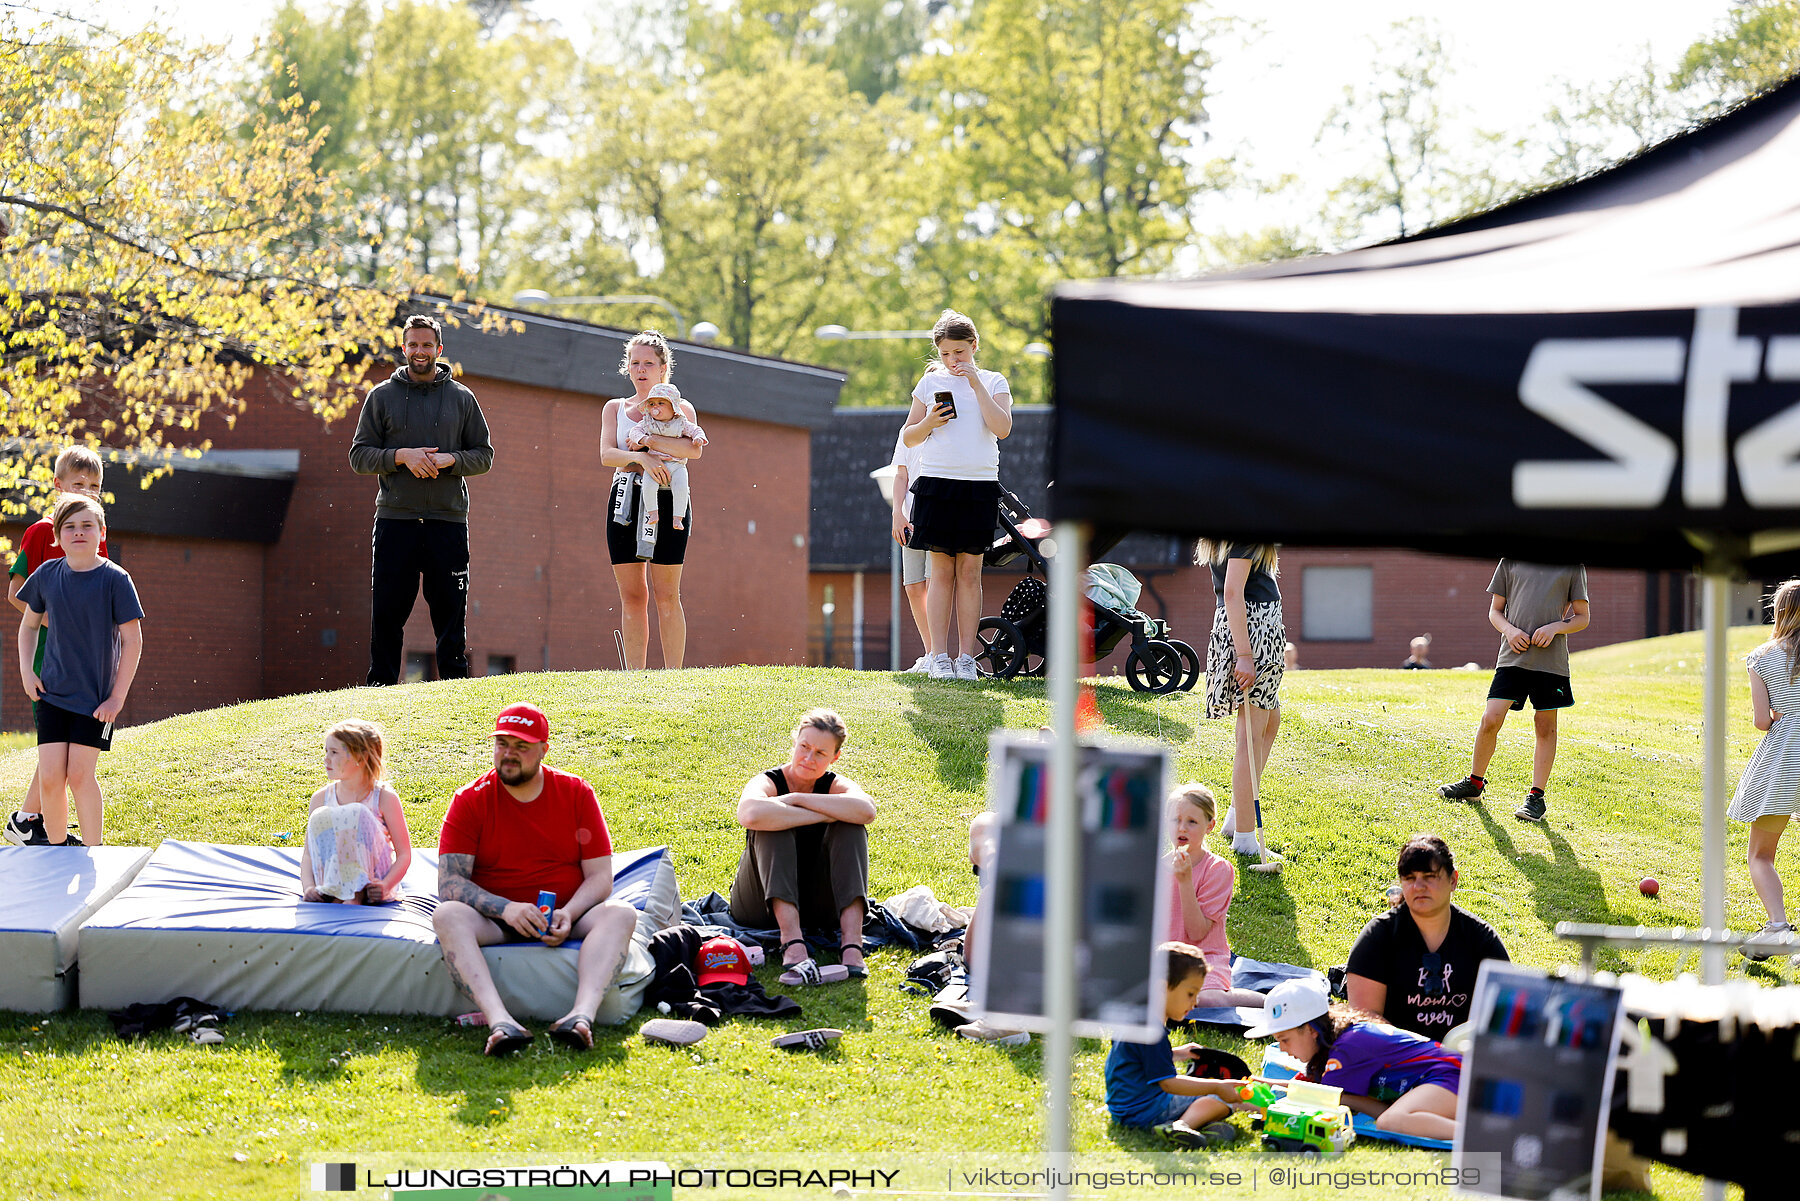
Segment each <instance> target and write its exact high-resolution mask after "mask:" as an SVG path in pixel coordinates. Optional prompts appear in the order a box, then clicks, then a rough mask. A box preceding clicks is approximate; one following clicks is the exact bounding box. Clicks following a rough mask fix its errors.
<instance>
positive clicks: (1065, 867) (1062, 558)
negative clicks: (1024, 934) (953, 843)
mask: <svg viewBox="0 0 1800 1201" xmlns="http://www.w3.org/2000/svg"><path fill="white" fill-rule="evenodd" d="M1088 533H1089V531H1088V527H1087V526H1086V524H1084V523H1081V522H1071V521H1059V522H1057V523H1056V526H1055V528H1054V530H1053V531H1052V535H1051V536H1052V537H1053V538H1054V539H1055V541H1056V555H1055V557H1054V558H1052V559H1051V560H1050V617H1049V627H1050V628H1049V631H1048V634H1049V637H1048V643H1049V645H1048V646H1047V648H1046V649H1047V650H1048V651H1049V660H1050V662H1049V665H1048V670H1049V677H1050V678H1049V685H1050V714H1051V716H1050V721H1051V730H1052V734H1053V737H1054V742H1053V743H1052V745H1051V748H1050V828H1049V830H1048V831H1047V838H1046V845H1045V860H1046V862H1045V864H1044V876H1045V881H1044V884H1045V892H1046V893H1047V894H1048V895H1047V897H1046V913H1045V919H1046V920H1045V924H1044V1016H1045V1017H1047V1018H1049V1019H1050V1029H1049V1030H1048V1031H1047V1032H1046V1033H1045V1035H1044V1152H1045V1156H1044V1158H1045V1161H1046V1163H1045V1166H1047V1167H1048V1168H1049V1169H1050V1182H1051V1184H1050V1192H1049V1195H1050V1196H1051V1197H1055V1198H1063V1197H1067V1196H1068V1193H1069V1189H1068V1184H1067V1183H1066V1181H1067V1179H1068V1177H1067V1171H1068V1168H1069V1166H1070V1165H1069V1152H1070V1149H1071V1148H1072V1146H1073V1140H1074V1121H1073V1117H1074V1114H1073V1108H1074V1053H1075V1036H1074V1033H1073V1031H1072V1029H1071V1027H1072V1025H1073V1024H1074V1021H1075V1014H1076V1007H1075V940H1076V937H1077V935H1078V933H1079V926H1078V924H1077V922H1078V918H1079V915H1080V903H1081V858H1080V842H1081V817H1080V814H1078V813H1077V812H1076V810H1075V771H1076V747H1075V701H1076V694H1077V692H1078V691H1079V689H1080V676H1081V650H1080V646H1081V573H1082V569H1083V568H1084V566H1085V565H1086V558H1087V544H1088Z"/></svg>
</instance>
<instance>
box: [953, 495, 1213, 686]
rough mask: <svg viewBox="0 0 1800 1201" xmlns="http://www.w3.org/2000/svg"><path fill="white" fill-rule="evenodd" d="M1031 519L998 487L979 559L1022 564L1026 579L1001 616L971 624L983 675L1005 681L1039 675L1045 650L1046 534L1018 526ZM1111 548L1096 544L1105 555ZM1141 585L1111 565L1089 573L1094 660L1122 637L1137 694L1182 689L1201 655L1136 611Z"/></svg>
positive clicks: (1191, 680) (1196, 674)
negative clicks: (996, 522)
mask: <svg viewBox="0 0 1800 1201" xmlns="http://www.w3.org/2000/svg"><path fill="white" fill-rule="evenodd" d="M1031 521H1032V518H1031V512H1030V510H1028V509H1027V508H1026V507H1025V505H1024V503H1023V502H1022V501H1020V500H1019V498H1018V497H1017V496H1014V495H1013V494H1012V493H1011V492H1009V491H1008V490H1006V489H1005V488H1002V489H1001V490H1000V529H1001V534H1000V537H999V538H997V539H995V541H994V545H993V546H991V547H989V548H988V552H987V554H986V555H985V556H984V557H983V562H985V563H986V564H987V566H989V567H1010V566H1012V565H1013V564H1015V563H1017V562H1018V561H1019V560H1020V559H1024V560H1025V573H1026V574H1025V578H1024V579H1022V580H1020V581H1019V582H1018V583H1017V584H1016V585H1014V586H1013V590H1012V591H1011V592H1010V593H1008V594H1007V597H1006V600H1005V602H1003V603H1002V604H1001V606H1000V616H998V617H984V618H982V619H981V625H980V626H979V627H977V632H976V640H977V644H976V648H975V664H976V666H977V668H979V669H980V671H981V674H982V675H983V676H987V677H991V678H994V679H1001V680H1010V679H1013V678H1015V677H1017V676H1041V675H1043V674H1044V651H1045V647H1046V645H1047V641H1046V631H1045V624H1046V618H1047V617H1048V616H1049V610H1050V587H1049V584H1048V583H1047V582H1046V581H1048V579H1049V578H1050V565H1049V563H1048V562H1047V561H1046V560H1045V559H1044V556H1043V554H1042V553H1041V552H1039V550H1038V545H1037V544H1038V543H1039V542H1041V541H1043V538H1044V535H1045V533H1047V532H1048V531H1046V530H1040V529H1038V528H1037V526H1038V525H1041V523H1033V524H1032V526H1031V528H1032V530H1033V532H1032V533H1029V534H1028V533H1025V532H1023V530H1022V528H1021V527H1025V526H1027V523H1030V522H1031ZM1114 545H1116V543H1109V544H1107V545H1105V546H1101V547H1096V548H1095V553H1096V554H1105V553H1106V552H1107V551H1109V550H1111V549H1112V547H1113V546H1114ZM1142 587H1143V586H1142V585H1141V584H1139V583H1138V581H1137V579H1136V577H1134V576H1133V575H1132V574H1131V573H1130V572H1129V571H1126V570H1125V569H1124V568H1123V567H1118V566H1115V565H1113V564H1111V563H1096V564H1094V565H1093V566H1092V567H1090V568H1088V573H1087V580H1086V583H1085V591H1086V592H1087V596H1088V599H1089V600H1091V601H1092V602H1093V603H1094V661H1095V662H1099V661H1100V660H1101V659H1104V658H1106V656H1107V655H1110V654H1111V653H1112V652H1113V650H1114V649H1115V648H1117V646H1118V645H1119V640H1120V639H1122V638H1125V637H1130V639H1131V652H1130V654H1128V655H1127V656H1126V658H1125V678H1126V679H1128V680H1130V681H1131V686H1132V688H1134V689H1136V690H1137V691H1139V692H1154V693H1158V694H1161V693H1167V692H1175V691H1177V690H1179V691H1182V692H1186V691H1188V690H1189V689H1191V688H1193V686H1194V685H1195V684H1196V683H1198V682H1199V679H1200V668H1201V664H1200V656H1199V654H1197V653H1196V652H1195V650H1194V648H1193V647H1191V646H1189V645H1188V644H1187V643H1185V642H1182V641H1181V640H1180V639H1178V638H1171V637H1169V623H1168V622H1166V621H1163V620H1161V619H1160V618H1156V617H1151V616H1150V615H1148V614H1146V613H1142V612H1139V611H1138V610H1137V609H1136V608H1135V607H1134V606H1135V605H1136V603H1137V598H1138V594H1139V592H1140V591H1141V590H1142Z"/></svg>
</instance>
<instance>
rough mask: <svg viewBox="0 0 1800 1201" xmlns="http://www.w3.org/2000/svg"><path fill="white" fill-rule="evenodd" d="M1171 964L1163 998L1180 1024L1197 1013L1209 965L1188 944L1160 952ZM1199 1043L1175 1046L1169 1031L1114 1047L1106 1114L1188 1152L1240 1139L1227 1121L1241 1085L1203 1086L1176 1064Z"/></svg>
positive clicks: (1168, 945)
mask: <svg viewBox="0 0 1800 1201" xmlns="http://www.w3.org/2000/svg"><path fill="white" fill-rule="evenodd" d="M1156 950H1157V953H1158V954H1160V955H1164V956H1166V957H1167V958H1168V964H1169V968H1168V980H1167V983H1166V986H1165V990H1164V993H1163V1016H1164V1018H1165V1019H1166V1020H1167V1021H1170V1022H1177V1021H1180V1020H1181V1019H1182V1018H1183V1017H1185V1016H1187V1013H1188V1011H1189V1010H1191V1009H1193V1007H1194V1001H1195V998H1197V997H1198V996H1199V995H1200V986H1201V985H1202V984H1204V983H1205V981H1206V959H1205V958H1204V957H1203V956H1202V955H1201V954H1200V948H1199V947H1196V946H1191V945H1189V944H1188V943H1185V942H1165V943H1163V944H1162V945H1161V946H1159V947H1157V948H1156ZM1200 1049H1201V1048H1200V1046H1199V1045H1198V1044H1197V1043H1188V1044H1187V1045H1186V1046H1182V1047H1171V1046H1170V1045H1169V1034H1168V1031H1167V1030H1166V1029H1165V1030H1164V1031H1163V1036H1162V1038H1161V1039H1159V1040H1157V1041H1156V1042H1153V1043H1123V1042H1114V1043H1113V1045H1112V1050H1110V1051H1108V1052H1107V1054H1106V1108H1107V1109H1108V1110H1109V1111H1111V1113H1112V1116H1113V1120H1114V1121H1115V1122H1118V1123H1119V1124H1120V1125H1122V1126H1138V1127H1143V1128H1153V1129H1154V1130H1155V1131H1156V1132H1157V1133H1158V1134H1160V1135H1162V1136H1163V1137H1164V1138H1166V1139H1168V1140H1170V1141H1171V1142H1173V1143H1176V1144H1177V1145H1179V1146H1183V1147H1220V1146H1224V1145H1225V1144H1226V1143H1229V1142H1233V1141H1235V1140H1236V1139H1237V1137H1238V1128H1237V1127H1236V1126H1233V1125H1232V1124H1231V1123H1230V1122H1229V1121H1227V1120H1226V1119H1227V1118H1229V1117H1230V1116H1231V1105H1230V1104H1229V1103H1228V1102H1227V1101H1225V1100H1224V1099H1223V1098H1224V1097H1226V1096H1234V1095H1236V1092H1237V1088H1238V1086H1237V1084H1236V1082H1233V1081H1226V1080H1201V1079H1199V1078H1197V1077H1194V1076H1183V1075H1181V1074H1180V1073H1178V1072H1177V1071H1176V1070H1175V1061H1176V1060H1178V1059H1180V1060H1187V1059H1192V1058H1193V1057H1194V1052H1196V1051H1198V1050H1200Z"/></svg>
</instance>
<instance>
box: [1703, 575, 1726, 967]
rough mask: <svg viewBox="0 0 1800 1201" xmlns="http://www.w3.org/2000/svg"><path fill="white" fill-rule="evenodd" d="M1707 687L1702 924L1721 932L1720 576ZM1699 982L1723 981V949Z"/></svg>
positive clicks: (1709, 588)
mask: <svg viewBox="0 0 1800 1201" xmlns="http://www.w3.org/2000/svg"><path fill="white" fill-rule="evenodd" d="M1704 578H1705V615H1704V621H1705V627H1706V634H1705V643H1706V688H1705V692H1704V694H1703V701H1702V707H1701V713H1702V717H1701V726H1702V729H1703V730H1704V740H1703V742H1702V746H1703V758H1702V761H1701V780H1700V796H1701V805H1702V806H1703V809H1702V819H1701V844H1700V845H1701V862H1700V879H1701V881H1702V891H1701V898H1702V899H1701V909H1700V920H1701V924H1702V925H1704V926H1705V927H1707V928H1708V929H1710V930H1723V929H1724V928H1725V803H1726V802H1725V721H1726V718H1725V701H1726V685H1725V668H1726V663H1725V660H1726V657H1727V655H1728V654H1729V651H1728V650H1727V635H1728V634H1729V633H1730V625H1731V618H1730V611H1731V610H1730V606H1731V581H1730V580H1729V579H1728V578H1727V577H1726V576H1724V575H1722V574H1717V573H1709V574H1707V575H1706V576H1705V577H1704ZM1700 972H1701V980H1702V981H1703V982H1704V983H1706V984H1723V983H1724V982H1725V948H1724V947H1723V946H1709V947H1706V948H1704V949H1703V950H1702V951H1701V952H1700Z"/></svg>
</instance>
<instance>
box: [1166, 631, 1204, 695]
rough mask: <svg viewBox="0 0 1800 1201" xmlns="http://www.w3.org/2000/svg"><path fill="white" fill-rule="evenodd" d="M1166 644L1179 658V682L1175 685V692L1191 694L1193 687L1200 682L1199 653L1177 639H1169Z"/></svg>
mask: <svg viewBox="0 0 1800 1201" xmlns="http://www.w3.org/2000/svg"><path fill="white" fill-rule="evenodd" d="M1168 643H1169V645H1170V646H1172V647H1174V648H1175V653H1176V654H1178V655H1180V656H1181V682H1180V683H1179V684H1177V685H1175V689H1176V691H1177V692H1192V691H1193V690H1194V685H1195V684H1198V683H1199V682H1200V655H1199V652H1197V651H1195V650H1194V648H1193V647H1191V646H1189V645H1188V644H1187V643H1185V642H1183V641H1182V640H1181V639H1179V638H1170V639H1168Z"/></svg>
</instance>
